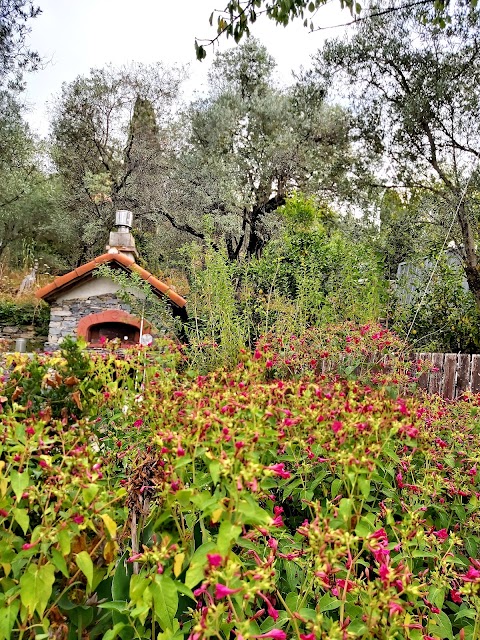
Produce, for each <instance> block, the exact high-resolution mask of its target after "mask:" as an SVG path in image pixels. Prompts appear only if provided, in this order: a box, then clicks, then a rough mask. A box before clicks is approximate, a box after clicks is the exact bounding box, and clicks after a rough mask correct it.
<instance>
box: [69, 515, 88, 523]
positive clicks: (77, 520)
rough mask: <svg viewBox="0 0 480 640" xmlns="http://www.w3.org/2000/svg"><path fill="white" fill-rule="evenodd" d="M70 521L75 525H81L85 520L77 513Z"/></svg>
mask: <svg viewBox="0 0 480 640" xmlns="http://www.w3.org/2000/svg"><path fill="white" fill-rule="evenodd" d="M72 520H73V521H74V522H75V524H82V523H83V521H84V520H85V518H84V517H83V516H81V515H80V514H79V513H77V514H76V515H75V516H73V518H72Z"/></svg>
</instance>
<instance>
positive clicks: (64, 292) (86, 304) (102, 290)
mask: <svg viewBox="0 0 480 640" xmlns="http://www.w3.org/2000/svg"><path fill="white" fill-rule="evenodd" d="M132 220H133V216H132V213H131V212H130V211H117V213H116V221H115V222H116V227H117V229H116V231H112V232H111V233H110V239H109V244H108V245H107V247H106V253H104V254H102V255H100V256H98V257H97V258H95V259H94V260H91V261H90V262H87V263H86V264H83V265H81V266H80V267H77V268H76V269H73V271H70V272H69V273H66V274H65V275H62V276H60V277H58V278H56V279H55V280H54V281H53V282H51V283H50V284H47V285H46V286H44V287H42V288H41V289H39V290H38V291H37V292H36V294H35V295H36V296H37V298H40V299H42V300H45V302H47V303H48V304H49V305H50V308H51V313H50V325H49V335H48V342H47V343H46V345H45V346H46V348H47V349H56V348H57V347H58V346H59V345H60V343H61V342H62V340H63V339H64V338H65V337H66V336H74V337H82V338H85V339H86V340H87V342H88V343H89V344H90V345H91V346H99V345H100V344H102V342H103V341H104V340H105V339H113V338H119V339H120V340H121V342H122V344H124V345H130V344H135V343H138V342H139V340H140V334H141V331H142V328H144V329H146V330H149V327H148V326H145V327H142V320H141V318H139V317H137V316H135V315H132V314H131V309H130V306H129V305H128V303H126V302H124V301H123V300H122V299H121V298H120V297H119V296H118V295H117V294H118V291H119V288H120V285H119V284H118V283H117V282H116V281H115V280H114V279H113V278H109V277H107V276H100V277H98V276H97V274H96V273H95V271H96V269H97V268H98V267H99V266H101V265H105V264H106V265H108V266H109V267H111V268H112V269H115V270H121V271H123V272H126V273H136V274H138V275H139V276H140V277H141V278H142V279H143V280H144V281H145V282H147V283H148V284H149V285H150V288H151V291H152V292H153V293H154V294H155V295H157V296H158V297H160V298H162V297H167V299H168V302H169V303H170V306H171V308H172V313H173V315H174V316H179V317H180V318H181V319H182V320H186V317H187V315H186V300H185V299H184V298H182V296H180V295H179V294H178V293H176V291H175V290H174V289H173V288H172V287H171V286H169V285H168V284H166V283H164V282H162V281H161V280H159V279H158V278H156V277H155V276H154V275H152V274H151V273H150V272H149V271H147V270H146V269H143V268H142V267H141V266H140V265H138V264H137V263H136V258H138V253H137V250H136V248H135V240H134V238H133V236H132V233H131V227H132Z"/></svg>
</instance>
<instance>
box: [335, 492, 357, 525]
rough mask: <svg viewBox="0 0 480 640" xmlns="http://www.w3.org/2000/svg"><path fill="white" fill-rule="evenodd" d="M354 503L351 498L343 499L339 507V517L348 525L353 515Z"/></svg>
mask: <svg viewBox="0 0 480 640" xmlns="http://www.w3.org/2000/svg"><path fill="white" fill-rule="evenodd" d="M352 506H353V501H352V499H351V498H342V499H341V500H340V503H339V505H338V515H339V516H340V518H341V519H342V520H343V522H345V524H347V523H348V522H349V521H350V517H351V515H352Z"/></svg>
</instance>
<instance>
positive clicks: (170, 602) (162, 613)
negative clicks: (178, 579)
mask: <svg viewBox="0 0 480 640" xmlns="http://www.w3.org/2000/svg"><path fill="white" fill-rule="evenodd" d="M150 591H151V592H152V596H153V604H154V607H155V616H156V618H157V619H158V621H159V623H160V626H161V627H162V629H163V631H166V630H167V629H173V620H174V618H175V614H176V613H177V608H178V593H177V587H176V586H175V582H174V581H173V580H172V579H171V578H169V577H168V576H165V575H159V574H158V573H157V574H156V576H155V581H154V582H152V584H151V585H150Z"/></svg>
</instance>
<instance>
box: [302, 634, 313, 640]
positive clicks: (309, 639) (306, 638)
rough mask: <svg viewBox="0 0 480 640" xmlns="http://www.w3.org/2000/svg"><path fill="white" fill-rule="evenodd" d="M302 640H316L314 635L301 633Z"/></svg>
mask: <svg viewBox="0 0 480 640" xmlns="http://www.w3.org/2000/svg"><path fill="white" fill-rule="evenodd" d="M300 640H315V634H314V633H301V634H300Z"/></svg>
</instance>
